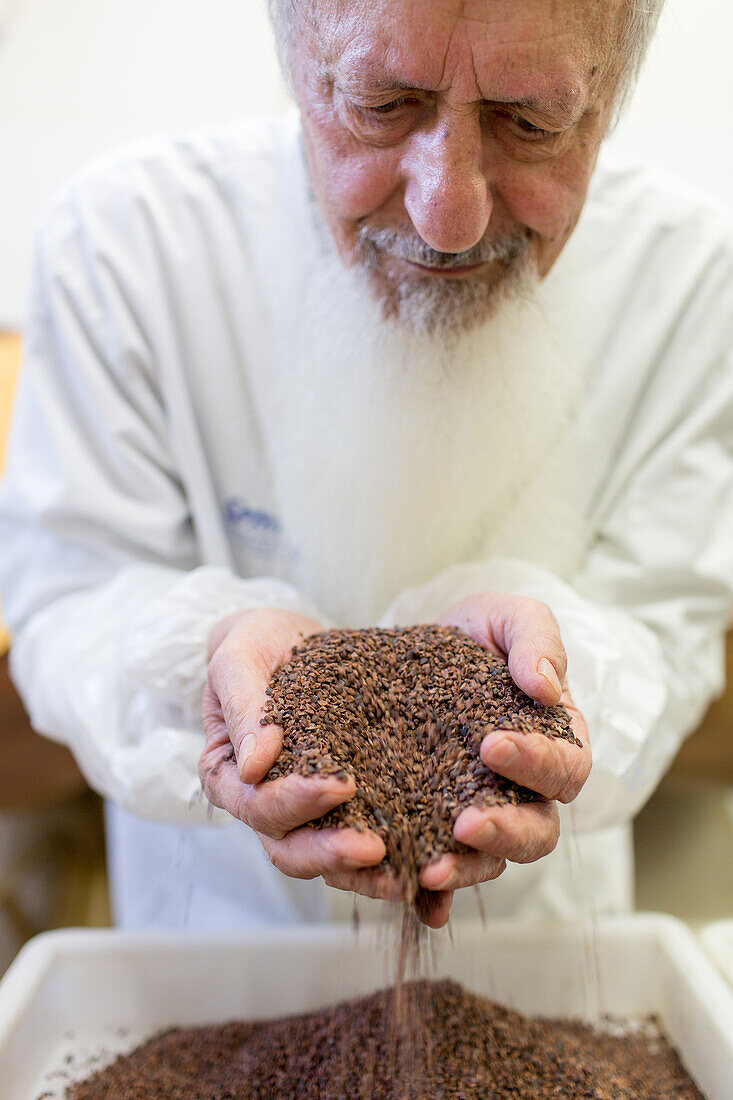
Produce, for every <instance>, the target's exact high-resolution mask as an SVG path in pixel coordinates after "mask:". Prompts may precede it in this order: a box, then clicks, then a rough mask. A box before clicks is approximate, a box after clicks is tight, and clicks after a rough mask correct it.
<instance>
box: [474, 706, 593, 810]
mask: <svg viewBox="0 0 733 1100" xmlns="http://www.w3.org/2000/svg"><path fill="white" fill-rule="evenodd" d="M574 729H575V732H576V735H579V739H580V740H581V741H582V742H583V744H582V746H578V745H576V744H572V743H571V742H570V741H566V740H565V739H564V738H562V737H545V736H544V735H543V734H541V733H518V732H517V731H515V730H494V731H493V732H492V733H490V734H488V736H487V737H485V738H484V739H483V741H482V742H481V749H480V755H481V759H482V760H483V762H484V764H486V766H487V767H488V768H491V769H492V770H493V771H495V772H498V773H499V774H500V775H503V776H505V777H506V778H507V779H511V780H512V781H513V782H514V783H519V784H520V785H521V786H523V787H528V788H529V790H531V791H535V792H536V793H537V794H539V795H542V797H543V798H546V799H549V800H553V799H557V801H558V802H572V801H573V799H574V798H576V797H577V795H578V794H579V792H580V790H581V788H582V786H583V784H584V783H585V781H586V779H587V778H588V774H589V772H590V768H591V752H590V746H589V745H588V741H587V734H586V735H585V738H584V737H583V734H584V733H585V730H584V727H583V725H582V724H580V725H578V724H575V725H574Z"/></svg>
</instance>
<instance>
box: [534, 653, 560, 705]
mask: <svg viewBox="0 0 733 1100" xmlns="http://www.w3.org/2000/svg"><path fill="white" fill-rule="evenodd" d="M537 672H538V673H539V675H540V676H541V677H542V679H543V680H547V683H548V684H549V685H550V687H551V688H552V690H553V691H554V692H555V694H556V695H557V697H558V699H559V698H560V696H561V695H562V684H561V683H560V680H559V678H558V675H557V673H556V672H555V668H554V666H553V665H552V663H551V662H550V661H548V660H547V657H540V660H539V662H538V664H537Z"/></svg>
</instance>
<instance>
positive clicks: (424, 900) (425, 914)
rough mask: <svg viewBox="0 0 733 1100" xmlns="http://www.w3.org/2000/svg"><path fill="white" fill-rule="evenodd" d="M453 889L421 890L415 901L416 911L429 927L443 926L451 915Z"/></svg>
mask: <svg viewBox="0 0 733 1100" xmlns="http://www.w3.org/2000/svg"><path fill="white" fill-rule="evenodd" d="M453 894H454V891H453V890H421V891H420V894H419V895H418V898H417V900H416V902H415V912H416V913H417V915H418V917H419V918H420V920H421V921H422V923H423V924H425V925H427V927H428V928H443V927H444V925H446V924H447V923H448V918H449V917H450V907H451V905H452V904H453Z"/></svg>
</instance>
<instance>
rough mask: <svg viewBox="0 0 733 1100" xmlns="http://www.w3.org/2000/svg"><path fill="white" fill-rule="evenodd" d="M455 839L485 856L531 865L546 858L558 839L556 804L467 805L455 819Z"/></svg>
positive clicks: (558, 822) (558, 826) (558, 825)
mask: <svg viewBox="0 0 733 1100" xmlns="http://www.w3.org/2000/svg"><path fill="white" fill-rule="evenodd" d="M453 835H454V836H455V838H456V840H460V841H461V843H462V844H466V845H468V847H469V848H476V849H477V850H478V851H480V852H484V853H485V854H487V855H492V856H497V857H501V858H504V859H508V860H510V861H511V862H512V863H533V862H534V860H536V859H541V858H542V856H546V855H549V854H550V852H552V851H553V849H554V848H555V847H556V845H557V842H558V839H559V837H560V815H559V813H558V810H557V804H556V803H555V802H528V803H524V804H523V805H520V806H490V807H487V808H486V809H481V808H479V807H478V806H469V807H468V808H467V809H465V810H464V811H463V812H462V813H461V814H459V816H458V817H457V818H456V822H455V824H454V826H453Z"/></svg>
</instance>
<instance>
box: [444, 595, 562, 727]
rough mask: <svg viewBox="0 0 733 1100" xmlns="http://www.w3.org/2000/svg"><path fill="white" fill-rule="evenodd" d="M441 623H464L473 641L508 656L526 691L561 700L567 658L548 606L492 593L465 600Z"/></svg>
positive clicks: (550, 701)
mask: <svg viewBox="0 0 733 1100" xmlns="http://www.w3.org/2000/svg"><path fill="white" fill-rule="evenodd" d="M438 621H439V622H444V623H452V624H454V625H456V626H459V627H460V628H461V630H463V631H465V633H466V634H468V635H469V637H471V638H473V639H474V641H477V642H479V643H480V644H481V645H484V646H486V647H487V648H488V649H490V650H491V651H492V652H494V653H498V654H500V655H502V656H506V658H507V661H508V664H509V671H510V672H511V674H512V678H513V680H514V682H515V683H516V684H517V686H518V687H520V688H521V689H522V691H525V692H526V693H527V695H530V696H531V697H532V698H533V699H537V701H538V702H540V703H545V704H548V705H550V704H554V703H557V702H559V700H560V696H561V692H562V686H561V685H562V683H563V680H564V678H565V674H566V671H567V657H566V654H565V647H564V646H563V644H562V639H561V637H560V628H559V626H558V624H557V620H556V619H555V616H554V615H553V614H552V612H551V611H550V608H549V607H548V606H547V604H544V603H541V602H540V601H539V600H533V599H529V598H527V597H525V596H507V595H500V594H498V593H495V592H490V593H484V594H483V595H482V596H480V597H470V598H469V599H467V600H464V601H463V602H462V603H460V604H458V605H456V606H455V607H453V608H451V609H450V610H449V611H447V612H446V613H445V614H444V615H443V616H441V617H440V619H439V620H438Z"/></svg>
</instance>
